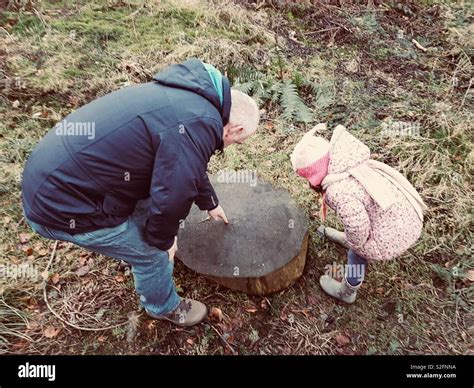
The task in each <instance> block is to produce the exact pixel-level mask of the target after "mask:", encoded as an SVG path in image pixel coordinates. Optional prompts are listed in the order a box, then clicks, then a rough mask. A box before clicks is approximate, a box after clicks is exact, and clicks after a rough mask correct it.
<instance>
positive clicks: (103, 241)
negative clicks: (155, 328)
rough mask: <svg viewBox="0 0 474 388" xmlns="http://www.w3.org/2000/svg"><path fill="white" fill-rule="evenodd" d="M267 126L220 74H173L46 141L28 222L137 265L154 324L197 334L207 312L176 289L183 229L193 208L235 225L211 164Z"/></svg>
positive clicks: (201, 70)
mask: <svg viewBox="0 0 474 388" xmlns="http://www.w3.org/2000/svg"><path fill="white" fill-rule="evenodd" d="M258 120H259V112H258V108H257V105H256V103H255V101H254V100H252V99H251V98H250V97H249V96H247V95H246V94H244V93H241V92H239V91H235V90H231V89H230V85H229V81H228V80H227V78H226V77H224V76H222V75H221V73H220V72H219V71H218V70H216V69H215V68H214V67H213V66H211V65H209V64H206V63H203V62H201V61H199V60H197V59H190V60H188V61H186V62H184V63H182V64H178V65H173V66H170V67H168V68H167V69H165V70H164V71H162V72H161V73H158V74H156V75H155V77H154V79H153V82H149V83H145V84H141V85H136V86H131V87H127V88H124V89H121V90H118V91H115V92H112V93H109V94H107V95H105V96H103V97H100V98H98V99H96V100H94V101H92V102H90V103H89V104H87V105H85V106H83V107H81V108H80V109H78V110H76V111H75V112H73V113H71V114H70V115H69V116H67V117H66V118H65V119H64V120H63V121H62V122H60V123H58V124H57V125H56V127H55V128H53V129H52V130H51V131H50V132H49V133H48V134H47V135H46V136H45V138H44V139H42V141H41V142H40V143H39V144H38V145H37V147H36V149H35V150H34V151H33V153H32V154H31V156H30V157H29V159H28V161H27V163H26V166H25V170H24V173H23V188H22V190H23V195H22V198H23V207H24V212H25V216H26V219H27V221H28V223H29V224H30V226H31V227H32V229H33V230H34V231H36V232H37V233H39V234H40V235H42V236H44V237H46V238H50V239H56V240H63V241H70V242H73V243H75V244H77V245H79V246H81V247H84V248H86V249H88V250H90V251H93V252H97V253H101V254H104V255H107V256H110V257H114V258H116V259H121V260H124V261H126V262H128V263H129V264H130V265H131V266H132V273H133V276H134V281H135V288H136V291H137V294H138V295H140V301H141V304H142V305H143V307H144V308H145V310H146V312H147V314H148V315H150V316H151V317H153V318H156V319H164V320H169V321H171V322H173V323H175V324H177V325H181V326H191V325H194V324H197V323H199V322H201V321H202V320H203V319H204V318H205V317H206V315H207V309H206V307H205V305H204V304H202V303H200V302H198V301H194V300H191V299H181V298H180V297H179V296H178V295H177V294H176V290H175V285H174V282H173V279H172V272H173V262H174V254H175V253H176V251H177V237H176V236H177V233H178V228H179V226H180V224H181V223H182V222H183V221H184V219H185V218H186V217H187V215H188V213H189V211H190V208H191V206H192V204H193V202H195V203H196V204H197V206H198V207H199V208H200V209H201V210H207V211H208V212H209V216H210V217H212V218H213V219H214V220H222V221H223V222H225V223H227V222H228V221H227V218H226V215H225V213H224V210H223V209H222V207H221V206H219V202H218V198H217V196H216V193H215V192H214V189H213V187H212V185H211V184H210V182H209V179H208V177H207V173H206V170H207V164H208V162H209V159H210V157H211V156H212V155H213V154H214V152H216V151H217V150H221V149H222V148H224V147H227V146H229V145H231V144H234V143H242V142H243V141H245V140H246V139H247V138H248V137H250V136H251V135H252V134H253V133H254V132H255V130H256V128H257V125H258ZM137 202H138V203H137Z"/></svg>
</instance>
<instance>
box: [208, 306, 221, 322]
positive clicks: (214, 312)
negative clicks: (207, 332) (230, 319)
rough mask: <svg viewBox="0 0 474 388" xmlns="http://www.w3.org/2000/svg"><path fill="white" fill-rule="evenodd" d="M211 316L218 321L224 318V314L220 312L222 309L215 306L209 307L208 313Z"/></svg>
mask: <svg viewBox="0 0 474 388" xmlns="http://www.w3.org/2000/svg"><path fill="white" fill-rule="evenodd" d="M209 316H210V317H211V318H215V319H217V320H218V321H219V322H222V320H223V319H224V314H222V310H221V309H220V308H217V307H213V308H211V313H210V314H209Z"/></svg>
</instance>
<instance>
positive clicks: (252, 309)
mask: <svg viewBox="0 0 474 388" xmlns="http://www.w3.org/2000/svg"><path fill="white" fill-rule="evenodd" d="M245 311H247V312H248V313H252V314H253V313H256V312H257V309H256V308H249V309H245Z"/></svg>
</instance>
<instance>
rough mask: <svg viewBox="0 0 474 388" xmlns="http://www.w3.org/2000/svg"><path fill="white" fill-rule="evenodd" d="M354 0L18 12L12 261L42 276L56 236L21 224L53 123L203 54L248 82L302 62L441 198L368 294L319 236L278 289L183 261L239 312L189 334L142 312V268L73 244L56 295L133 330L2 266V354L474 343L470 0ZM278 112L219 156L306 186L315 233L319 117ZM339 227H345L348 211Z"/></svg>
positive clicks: (9, 59) (207, 290)
mask: <svg viewBox="0 0 474 388" xmlns="http://www.w3.org/2000/svg"><path fill="white" fill-rule="evenodd" d="M345 3H346V6H345V7H338V6H334V5H327V4H326V5H321V4H319V6H318V8H317V10H314V9H310V8H308V7H307V6H302V5H292V4H290V5H286V6H283V7H281V6H279V4H280V2H276V3H275V4H273V3H272V4H271V5H269V6H260V7H259V8H258V11H256V10H255V5H253V4H252V3H251V2H249V3H246V5H245V7H243V6H239V5H236V4H234V3H232V2H226V3H223V4H221V3H217V2H216V3H213V4H211V5H209V4H207V3H204V2H203V1H197V0H196V1H187V2H181V1H180V2H178V1H174V2H160V3H159V4H157V3H156V2H152V1H146V2H138V3H135V4H134V3H127V2H105V1H104V2H101V1H96V2H92V3H91V2H84V3H77V2H76V3H75V4H67V3H66V2H64V3H48V2H46V3H45V2H43V3H42V5H41V6H40V5H39V4H37V3H35V2H30V3H28V5H26V6H25V7H23V9H20V10H14V12H13V11H12V12H11V13H5V14H3V15H2V16H1V18H2V22H3V23H2V24H3V25H4V26H5V29H2V30H0V63H1V68H2V72H3V73H2V75H3V77H2V79H1V80H0V82H1V86H2V93H1V96H0V115H1V116H2V120H1V122H0V134H1V135H0V155H1V158H2V165H1V168H0V202H1V210H0V224H1V225H2V233H0V240H1V252H0V264H1V265H7V264H9V265H12V264H22V263H26V264H29V265H30V266H33V267H34V268H36V269H37V270H38V273H40V274H41V272H42V271H44V269H45V268H46V265H47V262H48V260H49V255H50V253H51V250H52V245H51V243H50V242H49V241H45V240H44V239H41V238H39V237H38V236H36V235H33V234H32V233H31V232H30V231H29V230H28V228H27V227H26V225H25V223H24V222H22V221H21V220H22V209H21V201H20V192H19V189H20V182H21V170H22V167H23V164H24V162H25V160H26V158H27V157H28V155H29V153H30V152H31V150H32V149H33V147H34V145H35V144H36V142H37V141H38V140H39V139H40V138H41V137H42V136H43V135H44V133H45V132H46V131H47V130H48V129H49V128H50V127H52V126H53V125H54V124H55V122H56V121H57V120H58V119H59V118H60V117H63V116H65V115H66V114H67V113H69V112H70V111H71V110H73V109H75V108H77V107H78V106H80V105H82V104H84V103H86V102H88V101H90V100H92V99H94V98H95V97H97V96H99V95H103V94H105V93H107V92H109V91H111V90H115V89H118V88H120V87H123V86H125V85H128V84H133V83H137V82H143V81H146V80H149V79H150V78H151V76H152V75H153V74H154V72H156V71H159V70H160V69H162V68H163V67H164V66H166V65H167V64H170V63H174V62H179V61H181V60H184V59H186V58H188V57H190V56H197V57H200V58H201V59H203V60H206V61H208V62H211V63H213V64H215V65H216V66H217V67H219V68H220V69H222V70H224V71H227V72H229V73H230V72H233V73H232V74H234V75H236V76H237V77H238V76H239V74H240V73H245V72H248V71H251V72H255V73H256V74H260V75H263V76H264V77H265V79H266V80H268V81H269V82H272V81H275V82H276V81H284V80H289V79H290V80H291V79H292V80H294V79H295V78H297V77H296V75H298V77H301V78H302V79H304V80H306V81H309V82H311V83H312V84H314V85H316V89H317V90H316V93H313V92H311V91H309V90H308V89H307V88H305V87H300V89H299V91H300V94H301V96H302V98H303V99H304V101H305V102H306V103H307V104H308V105H309V106H310V108H311V109H312V111H313V113H314V122H315V123H316V122H319V121H324V122H328V123H329V124H330V127H331V126H334V125H335V124H339V123H341V124H345V125H346V126H347V127H348V128H349V129H350V130H352V131H353V132H354V133H355V134H356V135H357V136H358V137H359V138H361V139H362V140H363V141H364V142H366V143H367V144H368V145H369V147H370V148H371V150H372V152H373V154H374V155H375V157H376V158H378V159H379V160H382V161H385V162H387V163H389V164H390V165H392V166H394V167H396V168H398V169H399V170H400V171H401V172H403V173H404V174H405V175H407V176H408V177H409V179H410V181H411V182H412V183H413V184H414V185H415V186H416V187H417V189H418V190H419V191H420V193H421V194H422V196H423V198H424V199H425V200H426V202H427V204H428V205H429V208H430V210H429V212H428V213H427V216H426V222H425V229H424V233H423V236H422V239H421V240H420V242H419V243H418V244H417V245H416V246H415V247H414V248H413V249H411V250H410V251H409V252H408V253H407V254H406V255H404V256H403V257H402V258H400V259H398V260H394V261H390V262H386V263H379V264H375V265H372V266H371V268H370V272H369V274H368V278H367V282H366V283H365V284H364V285H363V287H362V290H361V295H360V298H359V300H358V301H357V303H356V304H355V305H353V306H350V307H346V306H342V305H340V304H339V303H336V302H334V301H333V300H331V299H330V298H328V297H326V296H324V295H323V294H322V292H321V290H320V288H319V285H318V278H319V276H320V274H321V273H322V271H323V269H324V266H325V265H326V264H328V263H332V262H333V261H334V260H336V261H338V262H343V261H344V260H345V258H344V256H345V252H344V251H343V250H341V249H339V248H337V247H335V246H333V245H332V244H329V243H328V242H326V241H321V240H320V239H319V238H318V237H317V236H316V235H315V233H313V237H312V240H311V242H310V244H311V252H310V255H309V257H308V263H307V267H306V270H305V274H304V276H303V277H302V278H301V279H300V280H299V281H298V282H297V283H296V284H295V285H293V287H291V288H290V289H288V290H285V291H284V292H281V293H279V294H277V295H274V296H272V297H269V298H257V297H248V296H246V295H242V294H237V293H234V292H232V291H229V290H224V289H221V288H220V287H218V286H215V285H212V284H210V283H208V282H207V281H206V280H205V279H204V278H203V277H201V276H199V275H196V274H194V273H192V272H191V271H190V270H188V269H187V268H185V267H184V266H183V265H182V264H180V263H179V262H178V263H177V267H176V271H175V275H176V282H177V285H178V289H179V291H180V292H182V293H184V294H186V295H187V296H189V297H195V298H197V299H201V300H204V301H205V302H206V303H207V304H208V305H209V306H211V307H215V308H219V309H221V310H222V312H223V320H222V321H219V319H218V318H216V317H215V316H211V317H210V318H209V321H208V322H206V323H205V324H203V325H200V326H199V327H196V328H192V329H186V330H183V329H177V328H174V327H172V326H171V325H168V324H164V323H158V322H155V321H152V320H149V319H147V318H145V317H144V316H140V317H137V315H136V311H137V309H138V303H137V301H136V298H135V296H134V294H133V282H132V280H131V277H130V274H129V273H128V272H127V271H126V269H124V268H122V267H120V266H119V263H117V262H115V261H113V260H110V259H108V258H104V257H101V256H94V255H88V254H87V253H86V252H83V251H82V250H80V249H78V248H76V247H72V246H70V245H68V244H62V243H61V244H59V246H58V250H57V252H56V256H57V258H56V260H55V261H54V263H53V267H52V269H51V270H50V272H49V274H44V276H47V277H48V280H49V283H48V297H49V300H50V304H51V306H52V307H53V308H54V309H55V310H56V311H57V312H58V313H59V314H60V316H61V317H63V318H66V319H68V320H71V321H72V322H74V323H75V324H77V325H79V326H82V325H83V326H88V327H91V328H95V329H101V328H103V327H104V326H114V325H117V324H121V323H125V325H124V326H122V327H118V328H116V329H114V330H108V331H92V332H84V331H79V330H75V329H73V328H71V327H69V326H67V325H64V323H63V322H62V321H61V320H58V319H57V318H56V317H55V316H54V315H52V314H51V312H50V311H49V310H48V308H47V306H46V305H45V303H44V301H43V297H42V289H43V278H42V277H41V276H39V277H37V278H31V277H18V278H12V277H10V278H1V279H0V295H1V298H0V316H1V320H0V322H1V323H0V352H9V353H38V354H45V353H51V354H56V353H71V354H90V353H114V354H124V353H134V354H135V353H140V354H141V353H158V354H229V353H231V350H230V348H229V346H230V347H232V348H233V349H235V350H236V351H237V352H239V353H241V354H308V353H311V354H340V353H344V354H373V353H379V354H408V353H414V354H463V353H469V352H471V353H472V351H473V349H472V347H470V346H472V345H471V343H472V330H473V327H474V321H473V316H472V313H471V311H472V300H473V295H472V291H473V287H472V283H471V282H470V281H469V280H468V279H467V277H466V274H467V271H469V270H472V269H473V265H474V263H473V260H472V230H473V228H472V203H473V192H472V175H473V174H472V165H473V153H472V138H473V128H472V124H471V123H472V119H473V117H472V86H471V85H472V52H473V42H472V38H470V37H469V32H471V34H470V35H471V36H472V25H469V20H468V18H467V17H466V15H467V14H468V12H469V9H468V6H467V5H458V4H456V3H450V2H445V3H442V2H433V3H435V4H432V5H427V4H425V3H423V2H417V3H415V2H411V1H404V2H398V3H399V4H398V5H396V6H395V5H390V4H388V3H387V2H385V3H383V4H379V3H377V4H376V6H375V7H370V6H367V5H363V6H362V5H357V4H354V2H345ZM267 4H268V2H267ZM400 31H403V33H402V35H400V34H399V32H400ZM411 39H416V40H417V41H419V42H420V43H421V44H422V45H424V46H425V47H428V51H427V52H422V51H420V50H418V49H417V48H416V47H415V46H414V45H413V44H412V43H411ZM262 108H263V109H264V110H265V112H264V115H263V118H264V120H263V122H262V125H261V127H260V129H259V134H258V136H256V137H254V138H253V139H251V140H250V141H249V142H248V143H246V144H244V145H241V146H238V147H236V148H233V149H229V151H227V152H226V153H225V155H221V156H218V157H215V158H214V159H213V161H212V163H211V166H210V168H211V171H216V170H217V169H218V168H222V167H225V168H233V169H238V168H243V169H255V170H257V171H258V173H259V174H260V176H262V177H263V178H265V179H268V180H270V181H272V182H274V183H275V184H277V185H279V186H282V187H284V188H286V189H288V190H289V191H290V192H291V194H292V195H293V197H294V198H295V199H296V200H297V202H298V203H299V204H300V205H301V206H302V207H303V208H304V209H305V210H306V211H307V212H308V214H309V215H310V218H311V219H312V225H311V228H312V230H313V232H314V230H315V228H316V227H317V225H318V222H319V221H318V211H319V205H320V202H319V201H320V198H318V197H316V196H315V195H314V194H313V193H311V192H310V191H309V190H308V189H307V186H306V185H305V184H303V183H302V182H301V180H300V179H298V178H297V177H296V176H295V175H294V173H293V172H292V171H291V167H290V164H289V154H290V152H291V150H292V148H293V146H294V144H295V143H296V142H297V141H298V139H299V137H300V136H301V134H302V133H303V131H304V130H306V129H308V127H309V125H308V126H305V125H303V124H297V125H295V123H288V122H285V120H284V119H283V118H282V117H281V116H280V114H279V113H280V109H279V106H278V105H277V104H275V103H273V102H272V101H269V100H268V101H265V103H264V105H263V106H262ZM390 120H391V121H404V122H409V123H412V124H416V125H419V127H418V128H419V129H420V136H419V137H407V136H402V137H401V136H398V137H397V136H395V137H387V136H382V135H381V128H382V125H383V123H384V122H385V123H386V122H389V121H390ZM327 136H328V137H329V136H330V134H329V133H328V134H327ZM329 223H330V224H331V225H335V226H337V225H338V221H337V220H336V219H335V218H334V216H333V215H331V216H330V217H329ZM84 266H88V271H87V273H85V274H82V273H81V271H84V270H83V269H82V270H81V268H83V267H84ZM78 271H79V274H78ZM223 339H225V341H226V342H227V344H226V343H225V342H224V341H223Z"/></svg>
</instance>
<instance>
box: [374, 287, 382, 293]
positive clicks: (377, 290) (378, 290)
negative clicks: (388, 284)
mask: <svg viewBox="0 0 474 388" xmlns="http://www.w3.org/2000/svg"><path fill="white" fill-rule="evenodd" d="M375 292H377V294H383V292H384V289H383V287H379V288H377V289H376V290H375Z"/></svg>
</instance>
